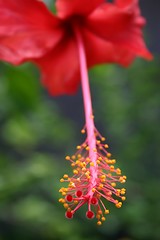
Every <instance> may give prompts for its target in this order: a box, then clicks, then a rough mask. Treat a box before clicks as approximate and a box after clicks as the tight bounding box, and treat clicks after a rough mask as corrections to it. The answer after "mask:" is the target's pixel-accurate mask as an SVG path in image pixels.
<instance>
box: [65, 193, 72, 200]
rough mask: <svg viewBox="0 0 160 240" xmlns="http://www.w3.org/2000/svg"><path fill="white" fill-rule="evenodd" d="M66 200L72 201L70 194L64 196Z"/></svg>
mask: <svg viewBox="0 0 160 240" xmlns="http://www.w3.org/2000/svg"><path fill="white" fill-rule="evenodd" d="M66 200H67V201H68V202H72V201H73V197H72V195H70V194H69V195H67V196H66Z"/></svg>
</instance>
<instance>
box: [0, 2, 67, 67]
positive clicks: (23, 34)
mask: <svg viewBox="0 0 160 240" xmlns="http://www.w3.org/2000/svg"><path fill="white" fill-rule="evenodd" d="M58 24H59V20H58V19H57V18H56V17H54V16H53V15H52V14H51V13H50V12H49V11H48V10H47V8H46V6H45V5H44V3H42V2H40V1H38V0H23V3H22V0H0V59H2V60H4V61H8V62H10V63H12V64H19V63H21V62H23V61H24V60H26V59H31V58H33V57H40V56H42V55H43V54H45V53H46V52H47V51H48V49H50V48H52V47H53V46H54V45H55V44H56V43H57V42H58V41H59V40H60V38H61V37H62V34H63V33H62V31H60V30H59V29H58V27H57V25H58Z"/></svg>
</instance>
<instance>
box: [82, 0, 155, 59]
mask: <svg viewBox="0 0 160 240" xmlns="http://www.w3.org/2000/svg"><path fill="white" fill-rule="evenodd" d="M144 24H145V20H144V18H142V17H141V16H140V10H139V7H138V1H137V0H125V1H124V0H117V1H115V3H114V4H113V3H106V4H103V5H101V7H99V8H97V9H96V10H95V11H94V12H93V13H92V14H91V15H90V16H89V17H88V19H87V21H86V25H87V27H88V29H89V30H90V31H92V32H94V33H95V34H96V35H97V36H99V37H101V38H103V39H105V40H106V41H109V42H111V43H113V44H116V45H117V46H121V47H123V48H126V49H128V50H129V51H132V52H133V54H135V55H138V56H141V57H144V58H146V59H149V60H150V59H152V55H151V54H150V53H149V51H148V50H147V48H146V46H145V43H144V40H143V36H142V27H143V26H144Z"/></svg>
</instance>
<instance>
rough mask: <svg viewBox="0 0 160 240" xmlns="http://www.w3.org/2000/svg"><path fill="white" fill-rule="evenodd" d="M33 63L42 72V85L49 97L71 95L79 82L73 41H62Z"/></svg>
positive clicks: (76, 56) (75, 48)
mask: <svg viewBox="0 0 160 240" xmlns="http://www.w3.org/2000/svg"><path fill="white" fill-rule="evenodd" d="M34 63H35V64H37V65H38V67H39V68H40V69H41V71H42V83H43V84H44V86H46V88H47V89H48V91H49V93H50V94H51V95H61V94H73V93H75V92H76V90H77V88H78V85H79V82H80V72H79V60H78V51H77V46H76V42H75V40H74V39H64V40H63V41H62V42H61V43H59V45H58V46H57V47H56V48H55V49H53V51H51V52H50V53H48V54H47V55H45V56H44V57H43V58H41V59H35V60H34Z"/></svg>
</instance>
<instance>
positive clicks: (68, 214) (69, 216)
mask: <svg viewBox="0 0 160 240" xmlns="http://www.w3.org/2000/svg"><path fill="white" fill-rule="evenodd" d="M65 216H66V218H70V219H71V218H73V213H72V212H69V211H67V212H66V213H65Z"/></svg>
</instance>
